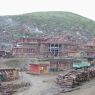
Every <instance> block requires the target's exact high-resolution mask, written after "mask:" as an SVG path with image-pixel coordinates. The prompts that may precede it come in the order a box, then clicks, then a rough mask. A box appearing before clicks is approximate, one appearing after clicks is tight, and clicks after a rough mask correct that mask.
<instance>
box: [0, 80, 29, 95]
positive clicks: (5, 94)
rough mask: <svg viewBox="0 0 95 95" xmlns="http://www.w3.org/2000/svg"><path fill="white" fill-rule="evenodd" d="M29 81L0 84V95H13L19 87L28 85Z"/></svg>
mask: <svg viewBox="0 0 95 95" xmlns="http://www.w3.org/2000/svg"><path fill="white" fill-rule="evenodd" d="M30 85H31V84H30V83H29V82H21V83H17V84H12V83H11V84H1V85H0V95H13V93H15V92H17V90H18V89H20V88H24V87H25V88H26V87H30Z"/></svg>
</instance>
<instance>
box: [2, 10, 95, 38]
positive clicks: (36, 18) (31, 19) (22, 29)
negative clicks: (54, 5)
mask: <svg viewBox="0 0 95 95" xmlns="http://www.w3.org/2000/svg"><path fill="white" fill-rule="evenodd" d="M0 21H1V22H2V23H0V27H1V30H6V31H10V32H12V33H13V35H14V36H15V35H16V36H18V37H21V36H27V37H31V36H36V35H38V36H42V35H51V34H63V33H70V34H74V35H75V36H76V35H77V32H79V33H78V34H80V35H82V36H85V37H87V38H88V37H89V38H91V37H93V36H95V21H93V20H90V19H88V18H85V17H82V16H80V15H77V14H74V13H71V12H62V11H52V12H34V13H28V14H23V15H16V16H4V17H0ZM6 22H7V23H6Z"/></svg>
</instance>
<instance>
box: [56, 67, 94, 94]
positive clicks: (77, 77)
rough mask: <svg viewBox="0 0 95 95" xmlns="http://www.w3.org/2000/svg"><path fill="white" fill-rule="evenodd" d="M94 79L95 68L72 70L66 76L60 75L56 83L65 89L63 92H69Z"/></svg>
mask: <svg viewBox="0 0 95 95" xmlns="http://www.w3.org/2000/svg"><path fill="white" fill-rule="evenodd" d="M92 78H95V67H89V68H84V69H78V70H71V71H70V72H69V73H67V74H65V75H64V74H59V75H58V77H57V78H56V82H57V84H59V85H60V86H61V87H62V88H63V92H68V91H72V90H73V89H74V88H76V87H78V86H79V85H81V84H82V83H83V82H86V81H89V80H91V79H92Z"/></svg>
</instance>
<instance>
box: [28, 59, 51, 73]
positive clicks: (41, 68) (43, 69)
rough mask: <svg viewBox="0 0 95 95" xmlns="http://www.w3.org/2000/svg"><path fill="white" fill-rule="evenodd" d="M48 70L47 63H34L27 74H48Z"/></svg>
mask: <svg viewBox="0 0 95 95" xmlns="http://www.w3.org/2000/svg"><path fill="white" fill-rule="evenodd" d="M49 68H50V62H49V61H36V62H34V63H31V64H30V66H29V73H31V74H48V73H49Z"/></svg>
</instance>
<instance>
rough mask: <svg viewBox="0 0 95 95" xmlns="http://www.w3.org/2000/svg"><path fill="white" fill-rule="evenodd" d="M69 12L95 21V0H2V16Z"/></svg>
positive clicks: (0, 6) (0, 1) (0, 7)
mask: <svg viewBox="0 0 95 95" xmlns="http://www.w3.org/2000/svg"><path fill="white" fill-rule="evenodd" d="M37 11H69V12H74V13H77V14H80V15H82V16H85V17H88V18H91V19H93V20H95V0H0V15H16V14H23V13H30V12H37Z"/></svg>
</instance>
